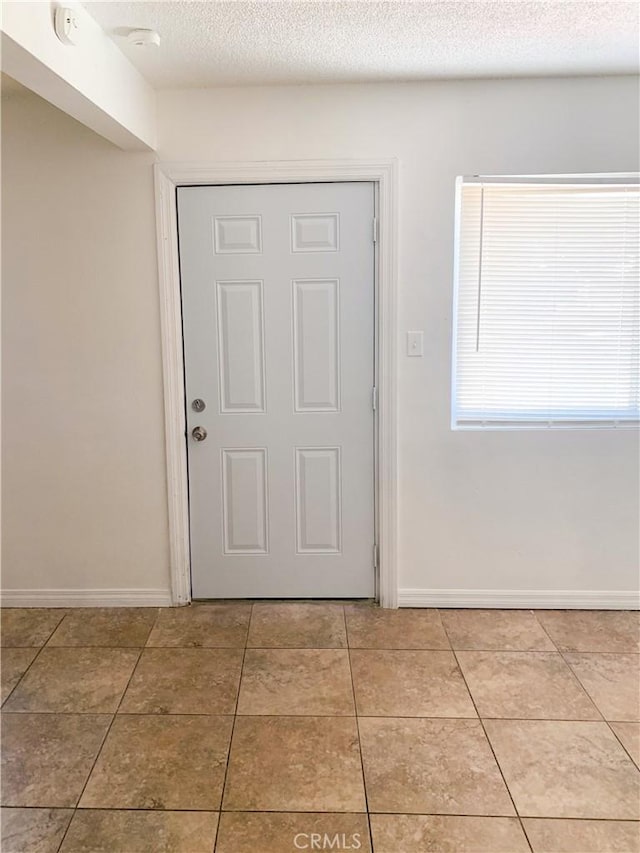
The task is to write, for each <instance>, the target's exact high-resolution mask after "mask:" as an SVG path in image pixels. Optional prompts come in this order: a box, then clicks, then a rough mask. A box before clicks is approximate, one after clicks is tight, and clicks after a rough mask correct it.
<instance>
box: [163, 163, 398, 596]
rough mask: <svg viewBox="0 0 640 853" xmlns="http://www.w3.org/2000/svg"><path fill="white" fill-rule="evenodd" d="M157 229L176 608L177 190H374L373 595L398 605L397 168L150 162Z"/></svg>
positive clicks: (181, 482) (182, 561)
mask: <svg viewBox="0 0 640 853" xmlns="http://www.w3.org/2000/svg"><path fill="white" fill-rule="evenodd" d="M154 168H155V186H156V223H157V225H156V227H157V237H158V272H159V287H160V320H161V335H162V363H163V381H164V400H165V435H166V454H167V487H168V496H169V497H168V501H169V506H168V509H169V542H170V561H171V566H170V568H171V589H172V593H173V601H174V603H175V604H187V603H188V602H189V601H190V599H191V576H190V560H189V503H188V482H187V459H186V444H185V432H186V424H185V406H184V364H183V357H182V322H181V316H182V315H181V303H180V275H179V268H178V229H177V217H176V193H175V189H176V187H177V186H185V185H186V186H197V185H201V184H204V185H206V184H259V183H305V182H312V181H372V182H373V183H375V184H376V190H377V192H376V198H377V211H376V216H377V219H378V221H379V229H380V231H379V240H378V241H377V243H376V280H377V290H378V297H377V298H378V323H377V335H378V365H377V372H378V375H377V376H376V385H377V387H378V389H379V405H378V411H377V417H378V421H377V449H378V454H377V468H376V470H377V474H378V478H377V480H378V489H377V503H378V507H377V530H378V538H379V547H380V568H379V578H378V597H379V600H380V604H381V605H382V606H383V607H397V606H398V580H397V577H398V576H397V554H396V551H397V545H396V540H397V445H396V443H397V437H396V436H397V427H396V419H397V403H396V400H397V396H396V395H397V390H396V386H397V373H396V337H397V333H396V305H397V279H396V239H397V238H396V234H397V203H396V192H397V189H396V188H397V181H398V162H397V160H395V159H389V160H284V161H275V162H266V161H257V162H242V163H235V162H234V163H156V165H155V167H154Z"/></svg>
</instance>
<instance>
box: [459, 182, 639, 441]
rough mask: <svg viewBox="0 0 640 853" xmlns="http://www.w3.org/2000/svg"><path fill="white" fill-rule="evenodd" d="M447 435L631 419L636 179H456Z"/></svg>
mask: <svg viewBox="0 0 640 853" xmlns="http://www.w3.org/2000/svg"><path fill="white" fill-rule="evenodd" d="M457 205H458V208H457V217H456V219H457V226H456V227H457V235H456V236H457V240H456V264H455V266H456V272H455V300H454V325H453V331H454V334H453V393H452V427H453V428H454V429H456V428H481V427H489V428H496V427H562V426H565V427H567V426H569V427H571V426H574V427H576V426H607V427H613V426H629V425H632V424H634V423H635V424H637V423H638V420H639V418H640V397H639V385H640V382H639V379H640V376H639V370H640V361H639V349H640V331H639V326H640V322H639V307H640V306H639V302H640V300H639V295H640V278H639V265H638V262H639V254H640V253H639V235H640V232H639V227H640V217H639V210H640V192H639V187H638V183H637V181H635V179H634V180H633V181H631V180H629V179H625V180H624V182H622V180H621V179H613V178H602V179H599V180H596V179H589V180H587V179H577V178H566V179H562V178H549V179H547V180H543V179H531V180H529V179H526V178H520V179H494V178H490V179H486V180H483V179H469V180H468V179H458V197H457Z"/></svg>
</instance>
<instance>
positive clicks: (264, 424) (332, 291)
mask: <svg viewBox="0 0 640 853" xmlns="http://www.w3.org/2000/svg"><path fill="white" fill-rule="evenodd" d="M177 193H178V231H179V242H180V271H181V281H182V307H183V329H184V355H185V372H186V405H187V445H188V459H189V499H190V519H191V577H192V591H193V597H194V598H287V597H289V598H311V597H314V598H338V597H343V598H350V597H353V598H359V597H371V596H373V594H374V568H373V545H374V420H373V409H372V387H373V382H374V236H373V216H374V187H373V184H371V183H343V184H341V183H332V184H286V185H277V184H276V185H260V186H224V187H180V188H179V189H178V190H177ZM203 406H204V408H203ZM198 428H200V429H198ZM194 430H195V432H194ZM205 433H206V437H205ZM198 438H199V439H200V440H197V439H198Z"/></svg>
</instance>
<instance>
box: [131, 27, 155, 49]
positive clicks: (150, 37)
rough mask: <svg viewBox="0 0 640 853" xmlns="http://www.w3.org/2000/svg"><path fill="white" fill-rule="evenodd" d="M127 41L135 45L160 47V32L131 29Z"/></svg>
mask: <svg viewBox="0 0 640 853" xmlns="http://www.w3.org/2000/svg"><path fill="white" fill-rule="evenodd" d="M127 41H128V42H129V43H130V44H135V45H136V47H160V34H159V33H157V32H156V31H155V30H131V32H130V33H129V34H128V35H127Z"/></svg>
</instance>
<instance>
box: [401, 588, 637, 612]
mask: <svg viewBox="0 0 640 853" xmlns="http://www.w3.org/2000/svg"><path fill="white" fill-rule="evenodd" d="M398 605H399V606H400V607H491V608H505V609H514V608H515V609H520V608H523V609H527V610H528V609H536V608H541V609H545V610H638V609H640V593H639V592H638V591H637V590H624V591H619V590H608V589H401V590H399V593H398Z"/></svg>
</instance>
